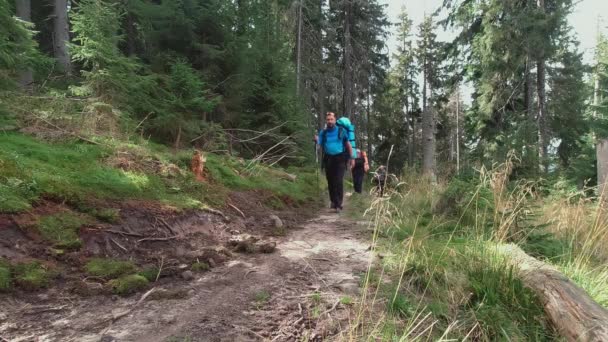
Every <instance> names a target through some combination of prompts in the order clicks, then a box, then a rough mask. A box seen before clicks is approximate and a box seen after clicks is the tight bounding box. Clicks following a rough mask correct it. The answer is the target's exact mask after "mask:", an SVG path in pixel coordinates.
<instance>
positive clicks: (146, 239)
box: [137, 235, 179, 242]
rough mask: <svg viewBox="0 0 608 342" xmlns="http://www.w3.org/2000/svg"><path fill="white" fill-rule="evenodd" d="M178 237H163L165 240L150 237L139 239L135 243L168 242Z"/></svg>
mask: <svg viewBox="0 0 608 342" xmlns="http://www.w3.org/2000/svg"><path fill="white" fill-rule="evenodd" d="M178 237H179V235H173V236H169V237H165V238H156V237H150V238H143V239H139V240H137V242H143V241H168V240H174V239H177V238H178Z"/></svg>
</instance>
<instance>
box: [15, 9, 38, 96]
mask: <svg viewBox="0 0 608 342" xmlns="http://www.w3.org/2000/svg"><path fill="white" fill-rule="evenodd" d="M15 8H16V10H17V17H19V18H20V19H21V20H23V21H27V22H32V5H31V1H30V0H15ZM32 83H34V74H33V73H32V69H30V68H27V69H26V70H23V71H21V73H20V74H19V84H20V85H21V87H22V88H24V89H27V88H29V87H31V85H32Z"/></svg>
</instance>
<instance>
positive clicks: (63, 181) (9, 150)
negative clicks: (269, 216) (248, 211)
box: [0, 133, 317, 222]
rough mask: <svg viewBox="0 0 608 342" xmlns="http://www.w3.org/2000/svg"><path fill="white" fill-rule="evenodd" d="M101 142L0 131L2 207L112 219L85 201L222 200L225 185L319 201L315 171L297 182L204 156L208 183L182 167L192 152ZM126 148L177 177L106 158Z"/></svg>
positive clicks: (282, 199)
mask: <svg viewBox="0 0 608 342" xmlns="http://www.w3.org/2000/svg"><path fill="white" fill-rule="evenodd" d="M104 143H105V145H91V144H84V143H79V142H64V143H53V144H51V143H47V142H42V141H39V140H36V139H34V138H32V137H29V136H26V135H23V134H18V133H6V134H2V135H0V146H2V149H1V150H0V212H19V211H23V210H27V209H29V208H31V205H32V203H34V202H35V201H36V200H38V199H39V198H40V197H41V196H43V195H44V196H46V197H51V198H56V199H58V200H63V201H67V202H68V203H69V204H72V205H74V206H76V207H84V208H85V210H83V211H84V212H88V213H89V214H91V215H92V216H95V217H97V218H98V219H101V220H105V221H109V222H115V220H117V219H118V213H117V212H116V211H115V210H112V209H103V208H100V209H99V208H93V209H86V205H83V203H86V202H87V199H92V198H94V199H106V200H123V199H144V200H156V201H160V202H162V203H165V204H168V205H172V206H175V207H177V208H197V207H200V206H202V205H205V204H207V205H212V206H220V205H223V204H224V202H225V199H226V198H227V196H228V193H229V191H230V190H260V189H262V190H269V191H271V192H272V193H273V194H274V196H276V198H275V199H274V200H273V205H274V206H275V207H277V208H283V207H284V206H285V205H286V204H287V203H286V202H289V204H292V203H293V204H303V203H306V202H308V201H311V200H314V199H316V198H317V189H316V173H315V170H314V169H312V170H311V169H298V170H297V173H298V177H297V179H296V181H295V182H291V181H289V180H285V179H282V178H281V177H277V176H276V173H277V172H279V173H280V172H282V171H278V169H269V168H267V167H264V166H257V167H256V168H255V172H247V171H248V170H249V169H248V168H247V166H248V162H247V161H242V160H239V159H237V158H231V157H226V156H218V155H213V154H210V155H208V156H207V163H206V169H207V170H208V172H209V174H210V178H211V179H210V182H208V183H200V182H196V181H195V180H194V178H193V177H192V175H191V174H190V172H189V171H188V166H189V163H190V158H191V152H189V151H183V152H179V153H177V154H175V153H174V152H172V151H171V150H170V149H169V148H167V147H164V146H159V145H154V144H148V145H146V146H139V145H135V144H131V143H124V142H122V143H121V142H115V141H107V142H104ZM117 150H121V151H128V152H129V153H130V154H132V155H135V156H136V159H137V160H150V159H156V160H158V161H159V162H160V163H161V164H162V165H169V164H170V163H174V164H176V165H177V166H178V167H180V168H181V170H182V174H178V175H167V174H164V173H163V172H159V173H158V174H157V173H156V171H154V170H148V171H146V172H148V173H146V172H139V171H123V170H121V169H116V168H112V167H110V166H108V165H106V164H107V163H105V162H104V161H105V160H107V159H108V158H110V157H112V156H113V155H114V154H115V151H117Z"/></svg>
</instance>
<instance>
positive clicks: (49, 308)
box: [24, 304, 68, 315]
mask: <svg viewBox="0 0 608 342" xmlns="http://www.w3.org/2000/svg"><path fill="white" fill-rule="evenodd" d="M67 307H68V306H67V304H66V305H61V306H34V307H32V308H30V309H29V310H28V311H27V312H24V314H26V315H37V314H40V313H43V312H54V311H61V310H64V309H65V308H67Z"/></svg>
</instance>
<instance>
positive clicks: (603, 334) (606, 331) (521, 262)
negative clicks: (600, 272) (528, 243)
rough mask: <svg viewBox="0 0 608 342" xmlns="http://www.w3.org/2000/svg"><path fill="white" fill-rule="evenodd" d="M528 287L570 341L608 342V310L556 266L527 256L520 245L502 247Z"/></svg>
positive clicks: (500, 248)
mask: <svg viewBox="0 0 608 342" xmlns="http://www.w3.org/2000/svg"><path fill="white" fill-rule="evenodd" d="M497 251H498V252H499V253H500V254H502V255H504V256H506V260H507V262H509V263H510V264H511V265H512V266H513V267H514V269H515V271H516V272H517V274H518V276H519V278H520V279H521V280H522V282H523V283H524V285H525V286H526V287H528V288H530V289H531V290H532V291H534V292H535V293H536V295H537V296H538V297H539V298H540V302H541V303H542V305H543V308H544V310H545V313H546V314H547V316H548V317H549V320H550V321H551V323H552V324H553V327H554V328H555V329H556V330H557V331H558V332H559V333H560V335H561V336H563V337H565V338H566V339H567V340H568V341H598V342H600V341H608V310H606V308H604V307H602V306H601V305H599V304H598V303H596V302H595V301H593V299H591V297H589V295H588V294H587V293H586V292H585V291H584V290H583V289H581V288H580V287H578V286H577V285H576V284H574V283H573V282H572V281H571V280H570V279H568V278H567V277H565V276H564V275H563V274H561V273H560V272H559V271H558V270H556V269H555V268H554V267H552V266H550V265H547V264H545V263H543V262H541V261H538V260H536V259H534V258H533V257H531V256H529V255H527V254H526V253H525V252H524V251H522V250H521V249H520V248H519V247H517V246H516V245H501V246H498V247H497Z"/></svg>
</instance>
